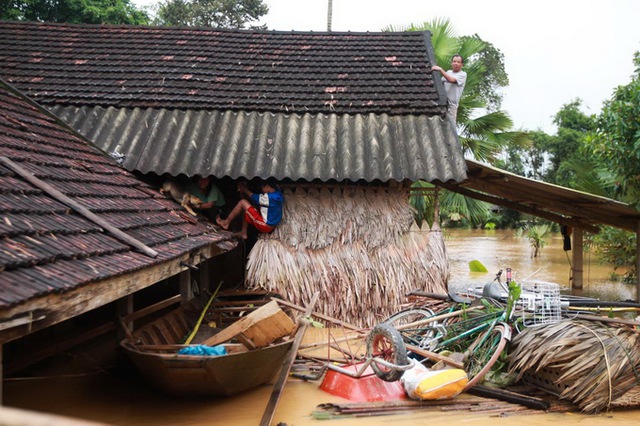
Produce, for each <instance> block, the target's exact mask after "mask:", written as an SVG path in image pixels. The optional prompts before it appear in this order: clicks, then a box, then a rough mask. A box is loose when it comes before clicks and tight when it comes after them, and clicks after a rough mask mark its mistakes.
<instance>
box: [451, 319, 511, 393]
mask: <svg viewBox="0 0 640 426" xmlns="http://www.w3.org/2000/svg"><path fill="white" fill-rule="evenodd" d="M509 340H511V327H510V326H509V325H507V324H505V323H500V324H498V325H496V326H495V327H492V328H490V329H489V330H487V331H485V332H483V333H481V334H480V335H479V336H478V337H477V338H476V340H475V341H474V342H473V343H472V344H471V346H470V347H469V352H468V355H467V358H466V359H465V361H464V370H465V371H466V372H467V376H468V377H469V383H467V385H466V386H465V388H464V390H463V392H464V391H467V390H468V389H471V388H472V387H473V386H475V385H476V384H478V383H480V382H481V381H482V380H483V379H484V376H485V375H486V374H487V373H488V372H489V371H491V368H493V366H494V365H495V363H496V361H497V360H498V358H499V357H500V354H501V353H502V351H503V350H504V348H505V347H506V346H507V342H508V341H509Z"/></svg>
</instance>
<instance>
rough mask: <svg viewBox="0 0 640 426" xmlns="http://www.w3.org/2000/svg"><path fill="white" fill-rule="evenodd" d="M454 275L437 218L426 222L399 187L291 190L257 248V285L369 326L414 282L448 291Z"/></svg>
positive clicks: (251, 266) (251, 280) (252, 260)
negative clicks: (281, 213) (280, 213)
mask: <svg viewBox="0 0 640 426" xmlns="http://www.w3.org/2000/svg"><path fill="white" fill-rule="evenodd" d="M448 275H449V267H448V260H447V257H446V252H445V246H444V239H443V236H442V233H441V231H440V228H439V227H438V226H437V224H436V225H435V226H434V227H433V229H429V227H428V225H427V224H426V223H425V224H424V226H423V227H422V229H420V228H418V226H417V225H416V224H415V222H414V220H413V212H412V209H411V206H410V204H409V201H408V196H407V194H406V193H405V192H404V191H401V190H399V189H387V188H381V187H376V188H373V187H368V188H366V189H364V188H359V187H355V186H344V187H337V188H333V189H332V190H329V189H327V188H322V189H318V188H312V189H302V188H296V189H295V190H285V209H284V218H283V221H282V223H281V224H280V225H279V226H278V227H277V228H276V230H275V231H274V232H273V233H272V234H271V235H264V236H261V238H260V239H259V240H258V242H257V243H256V245H255V246H254V247H253V249H252V251H251V253H250V254H249V260H248V263H247V277H246V282H247V286H248V287H249V288H261V289H267V290H271V291H277V292H278V293H280V294H282V295H283V296H284V297H286V298H287V299H289V300H290V301H292V302H294V303H297V304H300V305H305V304H306V303H308V302H309V300H310V299H311V297H312V295H313V294H314V293H315V292H316V291H319V292H320V300H319V302H318V305H317V308H316V311H320V312H322V313H324V314H326V315H329V316H332V317H334V318H338V319H340V320H343V321H347V322H350V323H352V324H355V325H358V326H361V327H369V326H373V325H375V324H376V323H378V322H380V321H381V320H383V319H384V318H386V317H387V316H389V315H390V314H392V313H394V312H396V311H397V310H398V309H399V305H400V304H401V303H403V302H404V301H405V295H406V293H407V292H409V291H411V290H422V291H430V292H436V293H441V294H445V293H446V281H447V279H448Z"/></svg>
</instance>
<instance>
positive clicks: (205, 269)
mask: <svg viewBox="0 0 640 426" xmlns="http://www.w3.org/2000/svg"><path fill="white" fill-rule="evenodd" d="M209 266H210V264H209V262H208V261H206V260H205V261H204V262H200V263H199V264H198V268H199V276H198V289H199V290H200V294H204V292H205V291H211V283H210V282H209V279H210V276H211V275H210V274H209Z"/></svg>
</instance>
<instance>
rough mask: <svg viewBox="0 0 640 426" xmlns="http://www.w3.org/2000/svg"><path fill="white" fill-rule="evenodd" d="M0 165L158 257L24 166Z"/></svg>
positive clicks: (0, 159) (8, 162)
mask: <svg viewBox="0 0 640 426" xmlns="http://www.w3.org/2000/svg"><path fill="white" fill-rule="evenodd" d="M0 163H2V164H3V165H4V166H6V167H8V168H9V169H11V170H12V171H13V172H15V173H16V174H18V175H20V176H21V177H22V178H24V179H25V180H26V181H27V182H29V183H30V184H32V185H34V186H36V187H37V188H39V189H41V190H42V191H44V192H45V193H46V194H47V195H49V196H51V197H53V198H55V199H56V200H57V201H60V202H61V203H63V204H65V205H66V206H68V207H71V208H72V209H73V210H74V211H75V212H76V213H78V214H80V215H81V216H83V217H84V218H86V219H89V220H90V221H92V222H93V223H95V224H97V225H99V226H101V227H102V228H104V230H105V231H107V232H109V233H111V234H113V236H114V237H116V238H117V239H119V240H121V241H123V242H125V243H126V244H128V245H130V246H132V247H135V248H136V249H138V250H139V251H140V252H142V253H144V254H146V255H147V256H150V257H158V253H157V252H156V251H155V250H153V249H151V248H149V247H148V246H146V245H145V244H143V243H142V242H141V241H139V240H137V239H135V238H133V237H132V236H130V235H128V234H127V233H125V232H123V231H121V230H119V229H118V228H116V227H115V226H113V225H111V224H110V223H109V222H107V221H106V220H104V219H103V218H101V217H100V216H98V215H96V214H95V213H93V212H91V211H90V210H89V209H87V208H86V207H84V206H82V205H80V204H79V203H77V202H75V201H74V200H72V199H71V198H69V197H67V196H66V195H64V194H63V193H62V192H60V191H58V190H57V189H55V188H54V187H53V186H51V185H49V184H48V183H46V182H43V181H42V180H40V179H38V178H37V177H35V176H34V175H33V174H32V173H30V172H29V171H27V170H25V169H24V168H23V167H22V166H20V165H18V164H16V163H14V162H13V161H11V160H10V159H9V158H7V157H0Z"/></svg>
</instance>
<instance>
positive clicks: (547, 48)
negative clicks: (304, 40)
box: [134, 0, 640, 134]
mask: <svg viewBox="0 0 640 426" xmlns="http://www.w3.org/2000/svg"><path fill="white" fill-rule="evenodd" d="M134 2H135V3H136V4H149V3H154V1H153V0H134ZM265 3H266V4H267V5H268V6H269V13H268V15H266V16H265V17H264V19H263V20H262V23H266V24H267V27H268V28H269V29H273V30H279V31H289V30H295V31H326V29H327V5H328V0H265ZM434 18H448V19H449V20H450V21H451V23H452V25H453V27H454V28H455V29H456V31H457V33H458V35H473V34H476V33H477V34H478V35H479V36H480V37H481V38H482V39H483V40H486V41H488V42H490V43H492V44H493V45H494V46H495V47H496V48H498V49H499V50H500V51H501V52H502V53H503V54H504V60H505V67H506V71H507V73H508V75H509V81H510V84H509V86H508V87H507V88H505V89H504V101H503V104H502V108H503V109H504V110H506V111H507V112H508V113H509V114H510V115H511V118H512V119H513V121H514V125H515V127H516V128H522V129H527V130H536V129H542V130H544V131H545V132H547V133H550V134H553V133H555V126H554V125H553V124H552V120H553V116H554V115H555V114H556V113H557V112H558V111H559V109H560V108H561V107H562V105H564V104H566V103H569V102H571V101H572V100H574V99H576V98H581V99H582V100H583V111H584V112H585V113H587V114H593V113H598V112H599V111H600V109H601V107H602V102H603V101H605V100H607V99H610V98H611V95H612V93H613V90H614V89H615V88H616V87H617V86H619V85H625V84H628V83H629V82H630V81H631V75H632V74H633V53H634V52H635V51H638V50H640V1H638V0H599V1H593V0H535V1H528V2H524V1H518V0H482V1H479V0H457V1H438V2H436V1H433V0H333V19H332V25H331V29H332V31H335V32H337V31H380V30H381V29H382V28H384V27H386V26H387V25H394V26H408V25H409V24H411V23H422V22H425V21H431V20H433V19H434Z"/></svg>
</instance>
